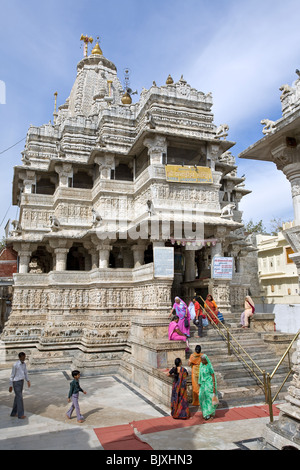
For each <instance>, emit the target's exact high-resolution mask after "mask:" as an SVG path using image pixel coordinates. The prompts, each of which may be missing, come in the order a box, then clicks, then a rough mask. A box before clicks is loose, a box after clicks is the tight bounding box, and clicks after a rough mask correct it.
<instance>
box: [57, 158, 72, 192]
mask: <svg viewBox="0 0 300 470" xmlns="http://www.w3.org/2000/svg"><path fill="white" fill-rule="evenodd" d="M55 171H56V173H58V175H59V183H58V185H59V186H61V187H65V188H68V187H69V181H70V179H71V180H72V179H73V167H72V165H71V164H70V163H63V164H62V165H55Z"/></svg>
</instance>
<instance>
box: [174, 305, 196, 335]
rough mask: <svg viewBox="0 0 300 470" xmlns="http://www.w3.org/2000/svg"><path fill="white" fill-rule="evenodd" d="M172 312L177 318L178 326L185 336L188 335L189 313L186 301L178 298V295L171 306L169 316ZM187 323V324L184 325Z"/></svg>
mask: <svg viewBox="0 0 300 470" xmlns="http://www.w3.org/2000/svg"><path fill="white" fill-rule="evenodd" d="M172 313H174V315H177V317H178V318H179V322H178V328H179V329H180V330H181V331H182V333H184V334H185V335H187V336H190V320H191V314H190V312H189V309H188V308H187V305H186V303H185V302H184V301H183V300H181V299H180V297H175V303H174V305H173V307H172V310H171V313H170V315H169V317H170V316H171V315H172ZM186 324H187V325H186Z"/></svg>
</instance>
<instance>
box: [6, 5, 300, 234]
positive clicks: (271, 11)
mask: <svg viewBox="0 0 300 470" xmlns="http://www.w3.org/2000/svg"><path fill="white" fill-rule="evenodd" d="M299 22H300V6H299V0H285V1H284V2H283V1H279V0H242V1H241V0H185V1H184V2H183V1H179V0H148V1H146V0H127V1H126V2H124V1H122V0H111V1H110V2H107V1H105V2H104V1H103V0H85V1H79V0H73V1H70V0H60V1H57V0H50V1H49V2H40V1H36V0H27V1H26V2H24V1H20V0H11V2H5V3H4V2H2V5H1V18H0V31H1V33H0V34H1V41H0V51H1V68H0V80H1V81H2V82H0V84H1V83H2V87H3V84H4V85H5V103H3V104H2V102H3V101H4V100H3V90H2V95H1V87H0V103H1V104H0V129H1V132H0V137H1V138H0V152H2V151H3V150H5V149H6V148H8V147H10V146H12V145H13V144H15V143H16V142H18V141H19V140H20V139H22V138H23V137H25V136H26V133H27V130H28V128H29V126H30V124H33V125H37V126H40V125H42V124H45V123H47V122H48V121H49V120H52V118H53V115H52V114H53V108H54V96H53V94H54V92H55V91H57V92H58V105H60V104H62V103H64V102H65V100H66V98H67V97H68V96H69V94H70V90H71V88H72V86H73V83H74V80H75V77H76V66H77V63H78V62H79V61H80V60H81V58H82V56H83V49H82V45H81V43H80V35H81V34H82V33H83V34H88V35H89V36H92V37H94V38H96V37H97V36H100V45H101V48H102V50H103V54H104V56H105V57H107V58H108V59H110V60H111V61H112V62H114V64H115V65H116V66H117V69H118V75H119V78H120V79H121V81H123V76H124V69H125V68H127V67H128V68H129V69H130V71H131V74H130V85H131V88H132V89H134V90H136V89H137V90H138V92H139V93H140V92H141V90H142V87H144V88H149V87H150V86H151V85H152V82H153V80H155V81H156V83H157V84H158V85H162V84H164V83H165V81H166V78H167V76H168V75H169V74H171V75H172V77H173V79H174V80H175V81H177V80H178V79H179V78H180V76H181V75H183V76H184V78H185V79H186V80H187V81H188V83H189V84H190V85H191V86H193V87H194V88H197V89H198V90H201V91H203V92H205V93H207V92H209V91H211V92H212V94H213V100H214V106H213V113H214V116H215V124H216V125H219V124H223V123H227V124H228V125H229V128H230V131H229V136H228V140H231V141H234V142H236V145H235V146H234V147H233V148H232V149H231V151H232V153H233V155H234V156H235V157H236V160H237V164H238V175H239V176H241V175H243V174H245V175H246V178H247V179H246V187H247V189H250V190H252V194H251V195H249V196H246V197H245V198H243V200H242V203H241V209H242V210H243V211H244V217H243V219H244V220H245V221H248V220H250V219H253V220H254V221H258V220H260V219H263V221H264V223H265V225H267V226H268V223H269V221H270V220H271V219H272V218H273V217H277V218H281V219H282V220H292V219H293V209H292V199H291V193H290V184H289V182H288V181H287V180H286V178H285V176H284V175H283V174H282V173H281V172H279V171H277V170H276V167H275V165H274V164H273V163H264V162H258V163H257V162H254V161H245V160H241V159H238V154H239V153H240V152H241V151H243V150H244V149H246V148H247V147H248V146H249V145H251V144H253V143H254V142H256V141H257V140H259V139H261V138H262V137H263V134H262V125H261V124H260V121H261V119H264V118H269V119H272V120H277V119H279V118H280V117H281V103H280V91H279V87H280V86H281V85H282V84H285V83H287V84H290V85H291V84H292V83H293V82H294V81H295V80H296V78H297V76H296V74H295V70H296V68H300V28H299ZM1 96H2V99H1ZM23 148H24V141H22V142H21V143H19V144H18V145H16V146H15V147H13V148H12V149H11V150H9V151H7V152H5V153H2V154H1V153H0V158H1V160H0V161H1V173H0V224H1V223H2V225H1V227H0V237H1V236H2V234H3V228H4V225H5V223H6V221H7V219H8V218H11V219H14V218H16V214H17V208H16V207H14V206H11V207H10V204H11V193H12V177H13V166H14V165H19V164H21V151H22V150H23Z"/></svg>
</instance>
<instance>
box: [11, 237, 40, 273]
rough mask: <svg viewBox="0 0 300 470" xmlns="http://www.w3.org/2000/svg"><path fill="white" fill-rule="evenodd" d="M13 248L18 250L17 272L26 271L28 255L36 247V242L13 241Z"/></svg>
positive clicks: (29, 255)
mask: <svg viewBox="0 0 300 470" xmlns="http://www.w3.org/2000/svg"><path fill="white" fill-rule="evenodd" d="M13 248H14V250H15V251H17V252H18V256H19V273H22V274H26V273H28V268H29V261H30V257H31V255H32V253H33V251H35V250H36V249H37V244H33V243H23V242H22V243H21V242H20V243H14V244H13Z"/></svg>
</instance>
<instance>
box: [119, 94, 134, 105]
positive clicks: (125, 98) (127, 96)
mask: <svg viewBox="0 0 300 470" xmlns="http://www.w3.org/2000/svg"><path fill="white" fill-rule="evenodd" d="M121 101H122V103H123V104H131V103H132V99H131V96H130V94H129V93H128V92H127V91H125V93H124V95H123V96H122V99H121Z"/></svg>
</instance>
